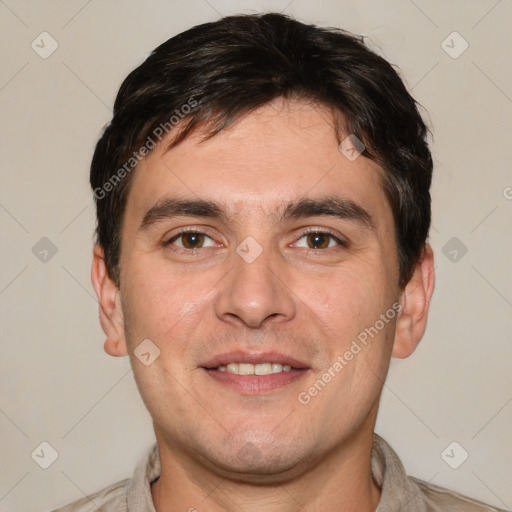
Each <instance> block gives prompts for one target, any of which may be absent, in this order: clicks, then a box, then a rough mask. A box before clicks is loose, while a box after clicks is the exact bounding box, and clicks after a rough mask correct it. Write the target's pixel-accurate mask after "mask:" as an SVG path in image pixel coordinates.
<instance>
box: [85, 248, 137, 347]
mask: <svg viewBox="0 0 512 512" xmlns="http://www.w3.org/2000/svg"><path fill="white" fill-rule="evenodd" d="M91 280H92V284H93V286H94V290H95V291H96V296H97V297H98V304H99V317H100V324H101V328H102V329H103V332H104V333H105V335H106V340H105V344H104V349H105V352H106V353H107V354H109V355H111V356H115V357H121V356H125V355H127V354H128V350H127V347H126V340H125V335H124V322H123V311H122V307H121V300H120V297H119V289H118V288H117V285H116V284H115V283H114V281H113V280H112V279H111V278H110V276H109V275H108V272H107V265H106V262H105V255H104V251H103V248H102V247H101V246H99V245H97V244H96V245H95V246H94V249H93V260H92V268H91Z"/></svg>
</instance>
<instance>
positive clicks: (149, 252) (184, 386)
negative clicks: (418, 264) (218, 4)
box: [106, 100, 403, 477]
mask: <svg viewBox="0 0 512 512" xmlns="http://www.w3.org/2000/svg"><path fill="white" fill-rule="evenodd" d="M202 135H204V133H201V132H197V133H195V134H194V135H193V136H191V137H189V138H187V139H186V140H185V141H183V142H182V143H181V144H180V145H178V146H177V147H175V148H173V149H172V150H170V151H165V150H164V147H163V146H160V147H157V148H156V149H155V150H153V152H152V153H150V155H148V157H146V159H145V160H144V161H143V162H142V163H141V164H140V165H139V167H138V168H137V171H136V174H135V176H134V181H133V183H132V186H131V189H130V193H129V196H128V200H127V206H126V213H125V217H124V221H123V227H122V249H121V259H120V263H121V286H120V290H119V297H120V302H119V303H118V305H117V306H115V308H114V309H115V311H114V314H118V315H119V318H120V322H121V323H122V324H123V330H122V332H120V333H119V332H118V333H117V334H116V335H115V336H114V335H112V336H111V337H110V338H111V341H110V342H109V340H108V339H107V344H106V347H107V351H109V352H110V353H112V354H115V355H120V354H122V353H124V350H127V352H128V353H129V354H130V357H131V360H132V366H133V371H134V375H135V378H136V381H137V384H138V387H139V390H140V392H141V395H142V397H143V400H144V402H145V404H146V406H147V408H148V410H149V412H150V413H151V416H152V417H153V420H154V425H155V431H156V434H157V438H158V439H159V441H163V442H165V443H166V444H167V445H168V446H172V447H173V450H175V451H176V452H180V453H184V454H188V455H187V456H188V457H192V458H194V459H196V460H197V461H200V462H201V463H202V464H206V465H208V466H209V467H211V468H217V469H219V470H227V471H237V472H242V473H251V474H259V475H262V477H263V476H264V475H273V477H275V475H277V474H281V475H286V474H292V473H294V472H295V473H296V472H299V471H302V470H304V468H306V467H310V466H311V465H312V464H314V463H315V462H318V461H320V460H323V459H325V457H326V454H328V453H333V450H334V451H336V449H338V448H339V447H342V446H343V445H344V444H346V443H348V441H349V440H350V439H353V438H354V436H357V435H359V434H360V433H366V434H367V433H368V432H373V426H374V422H375V415H376V412H377V405H378V399H379V395H380V392H381V389H382V386H383V379H384V378H385V374H386V372H387V369H388V364H389V359H390V356H391V353H392V349H393V342H394V336H395V327H396V321H397V318H399V317H400V316H401V314H402V313H403V312H401V311H400V309H401V308H402V304H401V302H403V300H402V299H403V294H401V293H400V290H399V289H398V286H397V283H398V260H397V250H396V244H395V233H394V225H393V218H392V214H391V211H390V207H389V204H388V203H387V201H386V198H385V195H384V192H383V189H382V187H381V177H382V173H383V171H382V169H381V168H380V167H379V166H378V165H377V164H375V163H373V162H372V161H370V160H369V159H367V158H365V157H364V155H361V156H359V157H358V158H356V159H355V160H354V159H353V158H350V159H349V158H347V156H345V154H343V153H342V152H341V151H340V149H339V147H338V146H339V144H338V142H337V139H336V136H335V133H334V128H333V118H332V117H331V115H330V113H329V112H328V111H327V110H326V109H322V108H320V107H318V106H316V107H315V106H313V105H310V104H306V103H302V102H299V101H284V100H276V101H274V102H272V103H270V104H268V105H265V106H264V107H261V108H260V109H258V110H257V111H255V112H253V113H251V114H249V115H247V116H245V117H243V118H242V119H241V120H239V121H238V122H237V123H236V124H234V125H233V126H231V127H229V128H228V129H225V130H223V131H221V132H220V133H219V134H217V135H216V136H214V137H213V138H211V139H210V140H208V141H205V142H200V138H201V136H202ZM346 135H348V134H346ZM398 301H400V303H398ZM117 329H118V330H119V328H117ZM365 329H366V331H365ZM364 333H366V337H365V334H364ZM116 336H117V338H116V340H115V342H114V341H112V339H113V338H115V337H116ZM147 339H149V340H151V344H150V345H147V346H149V347H150V350H149V352H150V353H151V356H149V359H152V358H153V357H154V354H156V353H157V352H155V350H156V348H155V347H158V350H159V351H160V352H159V355H158V357H157V358H156V359H155V360H154V362H152V363H151V364H149V365H148V366H146V365H145V364H143V363H142V362H141V361H140V360H139V359H138V358H137V357H136V356H135V355H134V351H136V349H137V347H138V346H139V344H140V343H141V342H142V341H143V340H147ZM145 343H148V342H145ZM109 347H110V349H109ZM112 347H116V348H112ZM356 347H358V348H356ZM146 352H148V350H146ZM145 357H146V359H148V356H147V355H146V356H145ZM337 363H338V364H337Z"/></svg>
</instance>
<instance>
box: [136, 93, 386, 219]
mask: <svg viewBox="0 0 512 512" xmlns="http://www.w3.org/2000/svg"><path fill="white" fill-rule="evenodd" d="M173 135H174V134H173V133H172V132H171V133H170V134H169V138H171V137H172V136H173ZM205 135H206V132H205V131H204V130H202V129H197V130H196V131H195V132H193V133H192V134H191V135H190V136H189V137H187V138H186V139H185V140H184V141H182V142H181V143H180V144H179V145H177V146H175V147H173V148H172V149H171V150H167V147H168V144H169V140H165V139H164V140H163V141H162V143H161V144H159V145H158V146H157V147H156V148H155V149H154V150H153V151H152V152H151V153H150V154H149V155H148V156H147V157H146V158H145V159H144V160H143V161H142V162H141V163H140V164H139V166H138V168H137V170H136V171H135V176H134V180H133V183H132V186H131V190H130V193H129V197H128V206H127V211H129V210H134V209H135V210H136V213H137V214H138V215H139V217H140V216H142V215H143V214H144V212H145V211H147V209H149V208H150V207H152V206H153V205H154V204H155V203H156V202H158V201H159V200H161V199H162V198H164V197H168V196H169V195H173V196H175V197H186V198H192V197H195V198H202V199H210V200H214V201H216V202H219V203H222V204H223V205H225V208H226V210H229V209H231V210H232V212H233V213H234V214H236V215H238V216H243V215H249V216H251V215H254V214H259V213H261V214H262V215H273V216H275V213H276V211H278V210H279V209H280V208H282V205H283V203H289V202H292V201H294V200H297V198H313V199H314V198H315V197H323V196H326V195H329V196H332V195H338V196H339V197H342V198H348V199H351V200H354V201H357V202H359V203H362V204H363V205H364V207H365V208H368V209H370V210H373V212H374V213H376V214H385V213H386V211H388V213H390V212H389V206H388V204H387V201H386V199H385V196H384V193H383V190H382V186H381V177H382V173H383V170H382V169H381V168H380V166H378V165H377V164H376V163H375V162H373V161H371V160H369V159H368V158H365V157H364V156H363V155H364V154H363V155H361V156H360V157H358V158H356V159H355V160H349V159H348V158H347V157H346V156H345V155H344V154H343V153H342V152H341V151H340V149H339V139H338V136H337V134H336V131H335V116H334V114H333V112H332V111H331V110H330V109H329V108H327V107H325V106H322V105H318V104H313V103H311V102H304V101H300V100H284V99H282V98H280V99H277V100H274V101H273V102H271V103H269V104H266V105H264V106H262V107H260V108H258V109H257V110H255V111H253V112H251V113H249V114H246V115H244V116H242V117H241V118H240V119H237V120H236V121H235V122H234V123H233V124H232V125H230V126H229V127H227V128H224V129H223V130H222V131H220V132H219V133H217V134H216V135H215V136H213V137H212V138H209V139H208V140H203V139H204V137H205ZM348 135H350V134H348V133H340V134H339V137H340V138H341V139H342V140H343V138H345V137H347V136H348Z"/></svg>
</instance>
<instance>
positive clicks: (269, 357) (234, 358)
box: [199, 350, 309, 369]
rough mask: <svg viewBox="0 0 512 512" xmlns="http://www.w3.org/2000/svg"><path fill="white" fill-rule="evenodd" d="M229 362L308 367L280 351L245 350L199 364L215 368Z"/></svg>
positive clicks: (222, 355)
mask: <svg viewBox="0 0 512 512" xmlns="http://www.w3.org/2000/svg"><path fill="white" fill-rule="evenodd" d="M229 363H250V364H261V363H277V364H282V365H285V364H287V365H289V366H291V367H292V368H300V369H305V368H309V366H308V365H307V364H306V363H304V362H303V361H299V360H298V359H295V358H294V357H290V356H287V355H285V354H281V353H280V352H248V351H246V350H236V351H233V352H224V353H222V354H218V355H216V356H213V357H212V358H210V359H208V360H207V361H205V362H204V363H201V364H200V365H199V366H201V367H203V368H217V367H218V366H221V365H227V364H229Z"/></svg>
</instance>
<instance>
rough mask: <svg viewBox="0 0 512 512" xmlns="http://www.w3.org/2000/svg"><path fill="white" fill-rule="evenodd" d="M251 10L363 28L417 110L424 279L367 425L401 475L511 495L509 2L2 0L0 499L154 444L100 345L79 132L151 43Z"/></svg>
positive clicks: (88, 472) (94, 481)
mask: <svg viewBox="0 0 512 512" xmlns="http://www.w3.org/2000/svg"><path fill="white" fill-rule="evenodd" d="M262 10H275V11H284V12H285V13H287V14H290V15H294V16H297V17H299V18H300V19H302V20H304V21H308V22H314V23H318V24H320V25H335V26H338V27H342V28H346V29H349V30H351V31H354V32H356V33H358V34H364V35H366V36H368V37H369V39H370V40H371V41H372V45H373V46H374V48H375V49H376V50H377V51H378V52H380V53H381V54H383V55H384V56H385V57H386V58H388V60H390V61H391V62H392V63H394V64H396V65H397V66H399V67H400V68H401V70H402V74H403V77H404V78H405V80H406V82H407V84H408V86H409V88H410V89H412V91H413V94H414V96H415V97H416V98H417V99H418V100H419V101H420V102H421V103H422V105H423V106H424V107H425V108H426V110H427V111H428V112H429V123H430V124H431V126H432V128H433V131H434V141H433V153H434V157H435V176H434V183H433V228H432V234H431V242H432V245H433V247H434V250H435V253H436V272H437V289H436V291H435V294H434V299H433V302H432V308H431V316H430V322H429V326H428V328H427V333H426V335H425V338H424V340H423V341H422V342H421V344H420V346H419V348H418V350H417V351H416V353H414V354H413V355H412V356H411V357H410V358H409V359H406V360H393V361H392V366H391V370H390V375H389V378H388V381H387V384H386V387H385V389H384V393H383V399H382V406H381V412H380V416H379V420H378V424H377V432H378V433H380V434H381V435H382V436H384V437H385V438H386V439H387V440H388V441H389V442H390V443H391V444H392V446H393V447H394V448H395V449H396V450H397V452H398V453H399V455H400V456H401V457H402V459H403V461H404V464H405V466H406V468H407V471H408V472H409V473H410V474H412V475H415V476H417V477H420V478H422V479H424V480H427V481H430V482H433V483H435V484H438V485H443V486H448V487H451V488H453V489H456V490H459V491H461V492H463V493H465V494H469V495H471V496H473V497H476V498H479V499H482V500H485V501H487V502H490V503H492V504H495V505H497V506H499V507H502V508H510V507H512V486H511V485H510V483H511V482H510V475H511V473H512V462H511V461H512V442H511V428H510V427H511V420H512V403H511V401H512V382H511V372H510V368H511V363H512V343H511V341H512V340H511V334H510V332H511V328H512V315H511V313H512V286H511V285H512V272H511V267H510V254H511V252H512V251H511V249H512V236H511V229H510V228H511V220H512V173H511V169H510V162H511V160H512V158H511V157H512V155H511V147H512V143H511V140H512V137H511V135H512V133H511V132H512V130H511V114H512V80H511V67H510V54H511V50H512V45H511V40H512V2H511V1H510V0H501V1H500V0H481V1H477V0H471V1H470V0H460V1H441V0H438V1H426V0H414V1H413V0H393V1H378V0H365V1H358V2H356V1H350V2H349V1H340V0H338V1H335V0H323V1H318V0H317V1H314V2H313V1H306V0H292V1H290V0H282V1H280V0H275V1H270V0H269V1H255V0H254V1H238V2H236V1H235V0H187V1H184V0H179V1H172V2H171V1H164V0H152V1H147V2H142V1H133V0H132V1H126V0H125V1H122V0H109V1H101V0H89V1H87V0H72V1H70V0H61V1H57V0H51V1H44V2H43V1H35V0H33V1H27V0H0V20H1V21H0V47H1V49H2V50H1V52H2V61H1V62H2V65H1V67H0V112H1V119H2V125H1V133H0V145H1V156H2V159H1V169H2V187H1V189H0V223H1V229H2V260H1V266H0V314H1V318H0V325H1V329H2V343H1V357H0V370H1V387H0V434H1V435H0V442H1V445H2V448H1V453H2V461H1V464H0V511H1V512H13V511H24V512H26V511H28V510H31V511H43V510H47V509H50V508H52V507H56V506H57V505H61V504H63V503H65V502H67V501H71V500H74V499H78V498H80V497H82V496H83V495H84V494H89V493H92V492H94V491H96V490H98V489H99V488H102V487H104V486H106V485H107V484H110V483H112V482H114V481H116V480H119V479H121V478H125V477H128V476H130V475H131V472H132V469H133V466H134V464H135V463H136V461H137V460H138V459H139V457H140V456H141V455H142V453H143V452H144V451H145V449H146V448H147V447H148V446H149V445H150V444H151V443H152V442H153V432H152V426H151V421H150V418H149V415H148V414H147V412H146V410H145V408H144V406H143V404H142V402H141V399H140V398H139V396H138V393H137V390H136V387H135V384H134V381H133V376H132V373H131V370H130V367H129V363H128V360H127V358H120V359H114V358H110V357H109V356H107V355H106V354H105V353H104V352H103V350H102V344H103V341H104V338H103V335H102V332H101V329H100V327H99V322H98V313H97V307H98V306H97V302H96V298H95V295H94V292H93V288H92V286H91V283H90V277H89V274H90V262H91V249H92V233H93V228H94V210H93V202H92V195H91V192H90V191H89V188H88V182H87V179H88V166H89V162H90V158H91V154H92V150H93V147H94V144H95V141H96V139H97V137H98V135H99V133H100V130H101V127H102V126H103V125H104V124H105V123H106V122H107V121H108V120H109V119H110V117H111V107H112V104H113V101H114V97H115V94H116V92H117V89H118V87H119V85H120V83H121V81H122V79H123V78H124V77H125V76H126V74H127V73H128V72H129V71H130V70H132V69H133V68H134V67H135V66H136V65H138V64H139V63H140V62H141V61H142V60H143V59H144V58H145V56H146V55H147V54H148V52H150V51H151V50H152V49H153V48H154V47H155V46H156V45H158V44H159V43H161V42H163V41H164V40H166V39H167V38H169V37H170V36H172V35H174V34H176V33H178V32H180V31H182V30H184V29H186V28H188V27H190V26H192V25H196V24H199V23H202V22H205V21H210V20H215V19H217V18H218V17H219V15H224V14H232V13H236V12H255V11H262ZM41 443H48V444H49V445H48V444H43V445H41ZM452 443H455V444H452ZM466 457H467V458H466ZM45 467H46V469H45Z"/></svg>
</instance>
